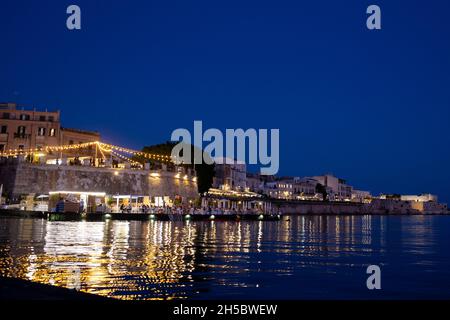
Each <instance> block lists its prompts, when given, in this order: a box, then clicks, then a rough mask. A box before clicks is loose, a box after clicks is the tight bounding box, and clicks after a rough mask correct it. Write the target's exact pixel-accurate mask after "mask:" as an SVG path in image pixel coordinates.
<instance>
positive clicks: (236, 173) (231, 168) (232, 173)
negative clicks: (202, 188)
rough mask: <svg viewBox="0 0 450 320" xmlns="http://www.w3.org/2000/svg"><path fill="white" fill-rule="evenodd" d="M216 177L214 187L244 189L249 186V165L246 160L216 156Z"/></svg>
mask: <svg viewBox="0 0 450 320" xmlns="http://www.w3.org/2000/svg"><path fill="white" fill-rule="evenodd" d="M214 161H215V163H216V165H215V171H216V174H215V177H214V181H213V187H214V188H217V189H223V190H237V191H243V190H246V188H247V166H246V165H245V162H242V161H237V160H232V159H227V158H215V159H214Z"/></svg>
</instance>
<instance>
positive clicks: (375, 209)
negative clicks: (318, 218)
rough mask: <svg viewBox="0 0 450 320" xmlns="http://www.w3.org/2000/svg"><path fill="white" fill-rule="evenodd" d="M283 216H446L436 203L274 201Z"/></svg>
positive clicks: (445, 206) (445, 211) (444, 206)
mask: <svg viewBox="0 0 450 320" xmlns="http://www.w3.org/2000/svg"><path fill="white" fill-rule="evenodd" d="M273 206H274V207H277V208H279V210H280V211H281V213H283V214H405V215H406V214H446V213H448V208H447V205H445V204H441V203H436V202H415V201H401V200H391V199H373V200H372V201H371V203H355V202H320V201H275V202H274V204H273Z"/></svg>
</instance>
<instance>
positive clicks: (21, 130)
mask: <svg viewBox="0 0 450 320" xmlns="http://www.w3.org/2000/svg"><path fill="white" fill-rule="evenodd" d="M99 140H100V135H99V133H98V132H91V131H82V130H77V129H68V128H63V127H61V122H60V112H59V111H48V110H36V109H35V108H33V109H32V110H27V109H25V108H19V107H18V106H17V104H15V103H0V152H5V151H8V150H27V149H41V148H44V147H46V146H58V145H69V144H79V143H86V142H91V141H99Z"/></svg>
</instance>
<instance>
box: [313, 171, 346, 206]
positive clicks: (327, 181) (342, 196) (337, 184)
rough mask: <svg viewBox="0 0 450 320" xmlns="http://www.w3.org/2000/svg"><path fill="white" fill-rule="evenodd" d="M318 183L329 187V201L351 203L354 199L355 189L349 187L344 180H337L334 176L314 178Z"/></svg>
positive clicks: (327, 175) (326, 175)
mask: <svg viewBox="0 0 450 320" xmlns="http://www.w3.org/2000/svg"><path fill="white" fill-rule="evenodd" d="M312 178H313V179H314V180H316V181H318V183H320V184H322V185H323V186H325V187H329V189H330V190H331V193H329V194H328V197H329V200H335V201H350V200H351V199H352V190H353V187H352V186H350V185H348V184H347V182H346V181H345V180H344V179H341V178H337V177H335V176H333V175H332V174H325V175H322V176H314V177H312Z"/></svg>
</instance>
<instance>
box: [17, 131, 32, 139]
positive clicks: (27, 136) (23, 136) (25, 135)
mask: <svg viewBox="0 0 450 320" xmlns="http://www.w3.org/2000/svg"><path fill="white" fill-rule="evenodd" d="M30 138H31V134H29V133H19V132H16V133H14V139H30Z"/></svg>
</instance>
